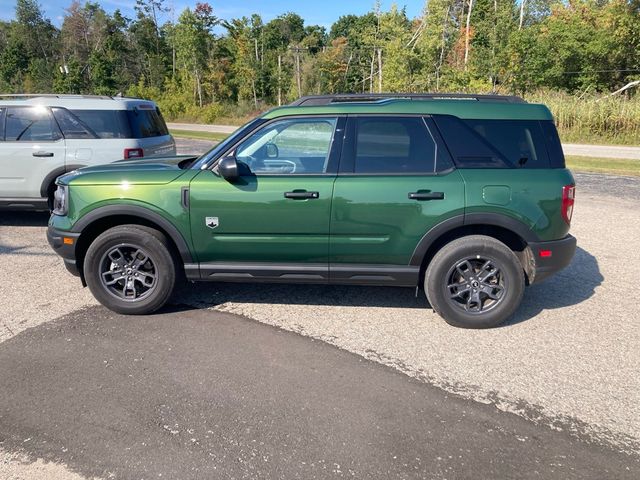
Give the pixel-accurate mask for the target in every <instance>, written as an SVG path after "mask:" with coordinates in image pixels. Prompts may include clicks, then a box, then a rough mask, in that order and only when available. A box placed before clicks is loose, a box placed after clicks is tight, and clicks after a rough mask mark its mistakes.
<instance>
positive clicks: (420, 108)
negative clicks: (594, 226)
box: [48, 94, 576, 328]
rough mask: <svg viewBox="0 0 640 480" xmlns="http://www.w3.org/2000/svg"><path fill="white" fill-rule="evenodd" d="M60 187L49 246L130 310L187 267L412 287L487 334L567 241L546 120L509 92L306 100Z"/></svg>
mask: <svg viewBox="0 0 640 480" xmlns="http://www.w3.org/2000/svg"><path fill="white" fill-rule="evenodd" d="M57 185H58V188H57V191H56V193H55V202H54V203H55V208H54V210H53V214H52V216H51V219H50V221H49V229H48V239H49V243H50V244H51V246H52V247H53V248H54V250H55V251H56V252H58V254H60V255H61V256H62V257H63V259H64V262H65V264H66V266H67V268H68V270H69V271H71V272H72V273H74V274H75V275H79V276H80V278H81V280H82V282H83V285H85V286H86V285H88V286H89V288H90V289H91V291H92V293H93V294H94V296H95V297H96V298H97V299H98V300H99V301H100V302H101V303H102V304H103V305H105V306H106V307H108V308H110V309H111V310H114V311H116V312H119V313H124V314H146V313H151V312H153V311H155V310H157V309H158V308H160V307H162V306H163V305H164V304H165V302H167V300H168V299H169V298H170V297H171V294H172V292H173V290H174V286H175V284H176V282H177V280H178V279H180V278H182V277H186V279H188V280H191V281H195V280H209V281H221V282H222V281H224V282H281V283H320V284H323V283H324V284H343V285H388V286H399V287H412V288H416V289H420V288H422V289H424V291H425V293H426V295H427V299H428V300H429V303H430V305H431V306H432V307H433V309H434V310H435V311H436V312H438V313H439V314H440V315H441V316H442V317H443V318H444V319H445V320H446V321H447V322H448V323H450V324H452V325H455V326H458V327H467V328H486V327H492V326H496V325H498V324H500V323H501V322H503V321H505V320H506V319H507V318H509V317H510V316H511V315H512V314H513V313H514V311H515V310H516V309H517V307H518V305H519V304H520V302H521V300H522V296H523V291H524V287H525V285H527V284H531V283H534V282H539V281H541V280H543V279H544V278H546V277H547V276H549V275H551V274H552V273H554V272H556V271H558V270H560V269H562V268H564V267H565V266H567V265H568V264H569V262H570V261H571V258H572V257H573V254H574V252H575V248H576V240H575V238H573V237H572V236H571V235H569V234H568V232H569V224H570V221H571V214H572V211H573V203H574V194H575V185H574V179H573V177H572V175H571V172H569V170H567V169H566V168H565V162H564V156H563V154H562V147H561V145H560V140H559V138H558V134H557V131H556V129H555V126H554V123H553V118H552V116H551V114H550V112H549V110H548V109H547V108H546V107H545V106H543V105H534V104H528V103H526V102H524V101H523V100H522V99H520V98H518V97H506V96H495V95H486V96H483V95H478V96H471V95H442V94H421V95H413V94H407V95H404V94H398V95H386V96H385V95H379V96H378V95H334V96H315V97H304V98H301V99H299V100H298V101H296V102H294V103H293V104H291V105H288V106H285V107H281V108H276V109H274V110H271V111H269V112H267V113H265V114H264V115H262V116H261V117H259V118H257V119H255V120H253V121H251V122H249V123H248V124H247V125H245V126H243V127H241V128H239V129H238V130H236V132H235V133H233V134H232V135H231V136H230V137H228V138H227V139H226V140H224V141H223V142H221V143H220V144H218V145H217V146H215V147H214V148H213V149H212V150H211V151H209V152H207V153H206V154H204V155H202V156H201V157H198V158H196V157H186V156H182V157H170V158H166V159H157V158H156V159H152V160H144V161H135V162H133V161H121V162H116V163H113V164H109V165H102V166H94V167H88V168H83V169H80V170H77V171H74V172H71V173H69V174H66V175H64V176H62V177H60V178H59V179H58V181H57Z"/></svg>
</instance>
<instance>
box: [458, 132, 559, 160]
mask: <svg viewBox="0 0 640 480" xmlns="http://www.w3.org/2000/svg"><path fill="white" fill-rule="evenodd" d="M465 122H466V123H467V125H469V126H470V127H471V128H472V129H473V130H474V131H475V132H476V133H477V134H479V135H480V136H481V137H482V138H483V139H485V140H486V141H487V142H488V143H490V144H491V145H492V146H493V147H494V148H495V149H496V150H498V151H499V152H500V153H501V154H502V155H503V156H504V157H505V158H506V159H507V160H509V162H510V163H512V164H513V165H517V166H520V167H523V168H549V157H548V156H547V150H546V147H545V141H544V135H543V133H542V128H541V127H540V122H538V121H536V120H465Z"/></svg>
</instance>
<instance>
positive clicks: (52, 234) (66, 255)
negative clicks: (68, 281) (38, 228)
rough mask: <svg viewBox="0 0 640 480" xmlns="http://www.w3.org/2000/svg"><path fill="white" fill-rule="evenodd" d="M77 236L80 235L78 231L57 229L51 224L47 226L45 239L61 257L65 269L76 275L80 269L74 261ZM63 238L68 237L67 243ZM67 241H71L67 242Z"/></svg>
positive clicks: (77, 275)
mask: <svg viewBox="0 0 640 480" xmlns="http://www.w3.org/2000/svg"><path fill="white" fill-rule="evenodd" d="M78 237H80V234H79V233H74V232H66V231H63V230H58V229H57V228H54V227H52V226H51V225H49V227H48V228H47V241H48V242H49V245H51V248H53V250H54V251H55V252H56V253H57V254H58V255H60V256H61V257H62V260H64V266H65V267H67V270H69V272H70V273H72V274H73V275H75V276H76V277H79V276H80V269H79V268H78V265H77V262H76V243H78ZM65 239H68V240H67V243H65ZM69 241H72V243H68V242H69Z"/></svg>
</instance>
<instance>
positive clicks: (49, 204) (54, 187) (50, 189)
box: [47, 182, 58, 212]
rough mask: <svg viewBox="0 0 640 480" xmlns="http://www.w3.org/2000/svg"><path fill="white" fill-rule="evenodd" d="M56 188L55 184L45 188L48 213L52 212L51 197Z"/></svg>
mask: <svg viewBox="0 0 640 480" xmlns="http://www.w3.org/2000/svg"><path fill="white" fill-rule="evenodd" d="M56 188H58V187H57V186H56V184H55V182H54V183H52V184H51V185H49V187H48V188H47V207H48V208H49V211H50V212H51V211H52V210H53V196H54V194H55V193H56Z"/></svg>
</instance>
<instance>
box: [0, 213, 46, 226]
mask: <svg viewBox="0 0 640 480" xmlns="http://www.w3.org/2000/svg"><path fill="white" fill-rule="evenodd" d="M49 216H50V213H49V212H21V211H6V212H0V227H4V226H6V227H9V226H11V227H46V226H47V223H48V222H49Z"/></svg>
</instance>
